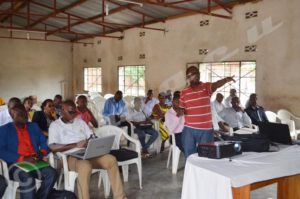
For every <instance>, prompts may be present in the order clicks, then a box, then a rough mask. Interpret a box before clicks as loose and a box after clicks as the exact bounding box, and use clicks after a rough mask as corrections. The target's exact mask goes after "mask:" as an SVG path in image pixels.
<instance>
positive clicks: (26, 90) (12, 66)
mask: <svg viewBox="0 0 300 199" xmlns="http://www.w3.org/2000/svg"><path fill="white" fill-rule="evenodd" d="M6 34H7V31H2V32H1V35H2V36H3V35H6ZM19 34H21V33H19ZM55 94H63V95H65V96H66V97H70V96H72V94H73V93H72V44H70V43H59V42H44V41H31V40H16V39H2V38H1V39H0V96H2V97H4V99H5V100H6V101H7V100H8V99H9V98H10V97H14V96H16V97H20V98H23V97H25V96H29V95H37V96H38V100H39V101H42V100H44V99H46V98H53V97H54V95H55Z"/></svg>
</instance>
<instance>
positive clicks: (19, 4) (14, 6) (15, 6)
mask: <svg viewBox="0 0 300 199" xmlns="http://www.w3.org/2000/svg"><path fill="white" fill-rule="evenodd" d="M11 3H13V2H11ZM25 5H26V1H23V2H16V3H13V4H12V7H11V8H9V9H7V10H6V11H10V12H11V15H13V14H14V13H15V12H17V11H19V10H20V9H22V8H24V6H25ZM4 12H5V11H4ZM9 16H10V15H6V16H2V17H0V22H2V23H3V22H4V21H6V20H7V19H8V18H9Z"/></svg>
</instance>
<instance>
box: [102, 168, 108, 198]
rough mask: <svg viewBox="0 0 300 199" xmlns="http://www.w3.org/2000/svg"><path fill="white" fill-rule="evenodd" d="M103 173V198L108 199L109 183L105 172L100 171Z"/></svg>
mask: <svg viewBox="0 0 300 199" xmlns="http://www.w3.org/2000/svg"><path fill="white" fill-rule="evenodd" d="M101 172H102V173H103V175H102V176H103V178H102V179H103V185H104V197H105V198H108V197H109V194H110V181H109V178H108V174H107V171H101Z"/></svg>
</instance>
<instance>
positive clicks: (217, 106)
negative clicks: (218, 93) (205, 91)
mask: <svg viewBox="0 0 300 199" xmlns="http://www.w3.org/2000/svg"><path fill="white" fill-rule="evenodd" d="M212 106H213V107H214V109H215V110H216V112H217V113H219V112H221V111H223V109H224V108H225V106H224V104H222V103H219V102H218V101H217V100H214V101H213V102H212Z"/></svg>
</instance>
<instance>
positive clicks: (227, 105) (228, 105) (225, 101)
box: [224, 96, 232, 108]
mask: <svg viewBox="0 0 300 199" xmlns="http://www.w3.org/2000/svg"><path fill="white" fill-rule="evenodd" d="M231 99H232V97H231V96H228V97H227V98H226V99H225V100H224V106H225V108H229V107H231V106H232V105H231Z"/></svg>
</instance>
